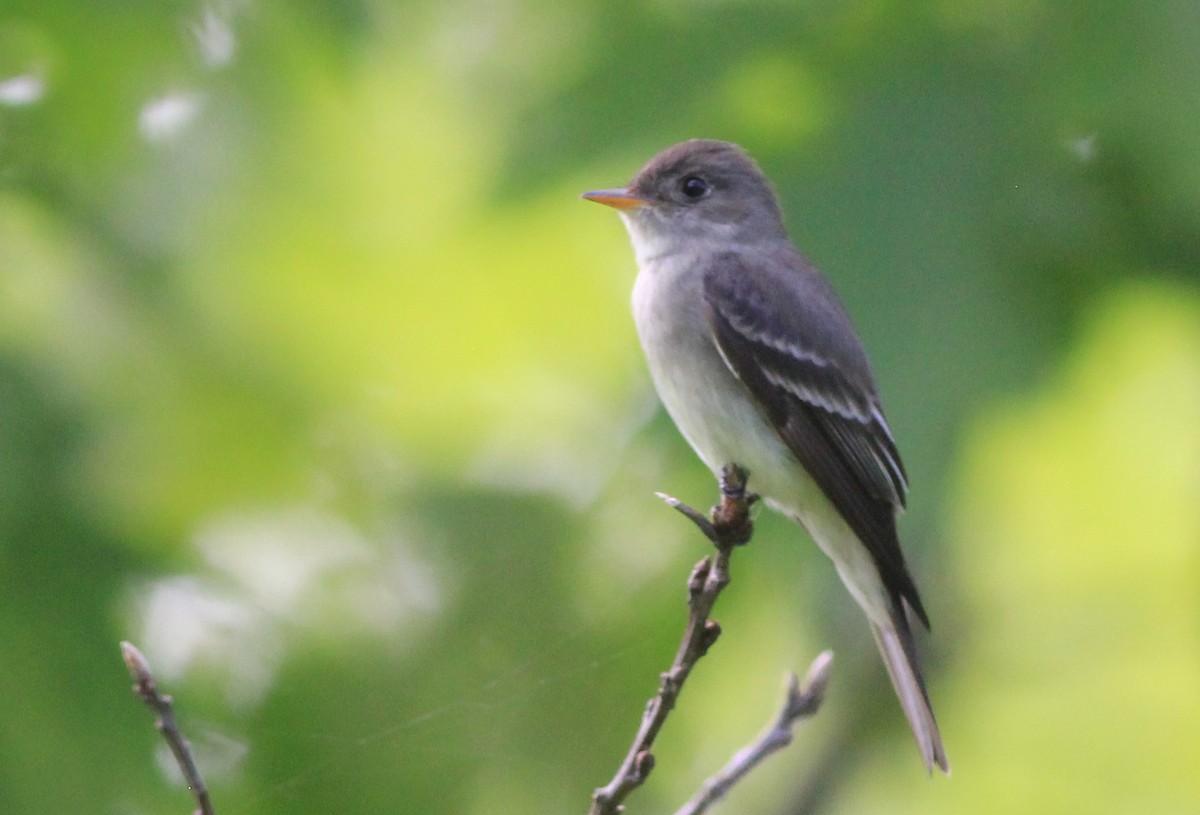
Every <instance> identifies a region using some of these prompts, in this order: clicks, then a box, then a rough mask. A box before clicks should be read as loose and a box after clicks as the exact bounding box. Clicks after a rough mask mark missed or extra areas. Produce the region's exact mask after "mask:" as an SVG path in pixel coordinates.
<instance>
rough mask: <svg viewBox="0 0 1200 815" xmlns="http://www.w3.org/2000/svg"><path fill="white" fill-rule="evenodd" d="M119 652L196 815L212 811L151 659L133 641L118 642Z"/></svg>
mask: <svg viewBox="0 0 1200 815" xmlns="http://www.w3.org/2000/svg"><path fill="white" fill-rule="evenodd" d="M121 656H122V657H123V658H124V660H125V667H127V668H128V669H129V675H130V676H132V677H133V683H134V684H133V692H134V693H135V694H137V696H138V698H139V699H141V700H142V701H143V702H145V703H146V706H147V707H149V708H150V710H151V711H153V712H154V727H155V729H156V730H158V732H159V733H162V736H163V739H165V740H166V742H167V746H168V747H170V748H171V753H172V754H173V755H174V756H175V761H176V763H177V764H179V769H180V770H181V771H182V772H183V778H184V781H186V782H187V785H188V789H190V790H191V791H192V796H193V797H194V798H195V799H196V804H197V805H198V806H199V808H198V809H197V810H196V815H215V810H214V809H213V806H212V801H210V800H209V797H208V788H207V787H205V786H204V779H203V778H201V777H200V769H199V768H198V767H197V766H196V759H195V757H194V756H193V755H192V748H191V745H189V744H188V741H187V739H185V738H184V737H183V734H182V733H180V732H179V726H178V725H177V724H176V723H175V712H174V710H173V709H172V705H171V697H170V696H165V695H163V694H161V693H159V692H158V685H157V684H156V683H155V682H154V675H153V674H152V673H150V663H149V662H147V661H146V657H144V656H143V655H142V652H141V651H139V650H138V649H137V648H136V647H134V645H133V644H132V643H128V642H122V643H121Z"/></svg>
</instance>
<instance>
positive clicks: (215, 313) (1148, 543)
mask: <svg viewBox="0 0 1200 815" xmlns="http://www.w3.org/2000/svg"><path fill="white" fill-rule="evenodd" d="M693 136H708V137H716V138H725V139H730V140H734V141H737V142H739V143H741V144H743V145H745V146H746V147H747V148H748V149H750V150H751V152H752V153H753V154H754V155H755V156H756V157H757V158H758V160H759V161H760V163H761V164H762V165H763V167H764V168H765V170H766V171H767V172H768V174H769V175H770V176H771V177H772V179H773V180H774V181H775V183H776V186H777V187H778V189H779V191H780V193H781V196H782V198H783V200H784V207H785V211H786V213H787V216H788V221H789V224H790V226H791V228H792V230H793V234H794V235H795V237H796V239H797V241H798V242H799V243H800V245H801V246H802V247H803V248H804V249H805V251H806V252H807V253H808V254H809V255H810V256H811V257H812V258H813V259H814V260H815V261H816V262H817V263H818V264H819V265H820V266H822V268H824V269H825V271H826V273H827V274H828V275H829V277H830V278H831V279H832V280H833V281H834V284H835V285H836V287H837V288H838V290H839V291H840V292H841V294H842V295H843V297H844V299H845V300H846V303H847V305H848V307H849V309H850V311H851V312H852V314H853V315H854V317H855V319H856V322H857V324H858V326H859V328H860V331H861V333H862V335H863V337H864V340H865V342H866V345H867V347H868V349H869V351H870V353H871V356H872V359H873V362H874V365H875V368H876V371H877V375H878V379H879V380H880V387H881V390H882V392H883V395H884V400H885V403H886V405H887V407H888V413H889V418H890V422H891V425H892V428H893V430H894V431H895V433H896V435H897V437H898V440H899V443H900V447H901V450H902V452H903V453H904V455H905V458H906V462H907V464H908V467H909V472H910V475H911V480H912V483H913V486H914V488H913V493H912V496H911V505H910V511H909V513H908V515H907V516H906V517H905V518H904V519H903V522H902V534H903V536H904V538H905V540H906V546H907V550H908V552H909V556H910V559H911V560H912V562H913V565H914V570H915V572H916V574H917V578H918V582H919V584H920V585H921V587H922V590H923V594H924V597H925V602H926V605H927V606H928V608H929V611H930V615H931V617H932V618H933V621H934V630H933V633H932V635H931V636H929V637H925V638H923V639H922V647H923V649H924V650H925V652H926V655H927V662H928V665H929V670H928V673H929V675H930V679H931V686H932V688H931V692H932V695H933V698H934V701H935V706H936V708H937V710H938V716H939V720H940V721H941V723H942V726H943V730H944V735H945V739H946V744H947V748H948V751H949V754H950V757H951V761H952V763H953V766H954V774H953V776H952V777H950V778H949V779H945V778H941V777H938V778H934V779H932V780H930V779H928V778H927V777H926V776H925V774H924V773H923V771H922V769H921V766H920V761H919V759H918V755H917V752H916V749H915V747H914V745H913V744H912V741H911V736H910V735H909V734H908V733H907V730H906V728H905V726H904V722H903V717H902V716H901V714H900V711H899V708H898V705H897V704H896V703H895V700H894V699H893V698H892V695H891V690H890V688H889V686H888V684H887V680H886V678H885V677H884V675H883V672H882V670H881V668H880V666H879V663H878V659H877V657H876V655H875V654H874V651H873V646H872V644H871V642H870V638H869V636H868V635H867V630H866V626H865V624H864V623H863V621H862V619H861V616H860V615H859V612H858V611H857V610H856V609H855V608H854V607H853V604H852V603H851V601H850V600H849V599H848V598H847V596H846V594H845V592H844V590H843V589H842V588H841V587H840V585H838V583H837V580H836V577H835V575H834V573H833V570H832V569H831V568H830V567H829V564H828V563H827V562H826V561H825V560H824V559H823V558H822V557H821V556H820V555H819V554H818V553H817V552H816V549H815V547H813V546H812V545H811V543H809V542H808V541H807V540H806V539H805V538H804V536H803V535H802V534H801V533H800V532H798V531H797V530H795V529H793V528H792V527H790V526H789V525H788V524H786V523H784V522H783V521H781V520H780V519H778V518H774V517H772V516H770V515H769V514H767V513H763V514H761V515H760V516H759V534H758V535H757V537H756V538H755V541H754V542H753V544H752V545H751V547H750V549H749V550H747V551H745V552H739V553H738V554H737V556H736V557H735V559H734V564H733V567H734V582H733V585H732V586H731V588H730V589H729V591H728V592H727V593H726V594H725V595H724V596H723V597H722V601H721V603H720V605H719V606H718V612H717V617H718V618H719V619H720V620H721V622H722V624H723V626H724V629H725V636H724V637H723V638H722V640H721V642H720V643H719V645H717V646H716V647H715V648H714V650H713V651H712V653H711V654H710V656H709V658H708V659H707V660H705V662H703V663H702V664H701V666H700V668H699V669H698V670H697V672H696V673H695V675H694V676H693V680H692V682H693V684H691V685H690V686H689V687H688V689H687V691H686V693H685V694H684V697H683V701H682V702H681V704H680V706H679V708H678V709H677V711H676V713H675V715H674V717H673V718H672V719H671V721H670V722H669V723H668V725H667V728H666V731H665V733H664V735H663V737H662V739H661V742H660V746H659V748H658V750H657V756H658V769H657V770H656V771H655V773H654V775H653V776H652V777H651V779H650V781H649V783H648V784H647V786H646V787H645V788H643V789H642V790H641V791H639V792H638V793H637V794H636V795H635V797H634V798H633V799H631V801H630V807H629V811H630V813H654V812H669V811H672V810H673V809H674V807H676V806H677V805H679V804H680V803H682V802H683V801H684V800H685V799H686V798H687V797H689V796H690V794H691V793H692V791H693V790H695V789H696V788H697V787H698V785H699V784H700V782H701V781H702V779H703V778H704V777H705V776H706V775H708V774H709V773H711V772H712V771H714V770H715V769H716V768H717V767H719V766H720V765H721V764H722V763H723V762H724V761H725V759H726V758H727V756H728V755H729V754H730V753H731V752H732V751H733V750H734V749H736V748H737V747H739V746H740V745H742V744H743V743H745V742H746V741H747V740H749V739H750V738H751V737H752V736H753V735H754V733H755V732H757V731H758V729H759V728H760V727H761V725H762V724H763V723H765V722H766V720H767V718H768V717H769V716H770V714H771V713H772V711H773V710H774V708H775V707H776V705H777V703H778V701H779V699H780V696H781V692H782V687H783V677H784V676H785V674H786V672H788V671H791V670H797V671H803V670H804V668H805V667H806V666H807V664H808V663H809V661H810V660H811V659H812V658H813V657H814V656H815V655H816V654H817V653H818V652H819V651H821V650H822V649H824V648H826V647H832V648H833V649H834V650H835V651H836V653H837V660H836V662H835V669H834V676H833V684H832V686H831V690H830V696H829V699H828V701H827V705H826V707H825V709H824V710H823V711H822V712H821V714H820V715H819V716H818V717H817V719H816V720H814V721H813V722H812V723H811V724H809V725H806V726H805V727H804V729H803V730H802V731H801V734H800V736H799V738H798V739H797V742H796V744H795V745H793V746H792V747H791V748H790V749H789V750H788V751H787V752H786V753H784V754H782V755H780V756H778V757H776V758H774V759H772V761H771V762H770V763H769V764H767V765H766V766H764V767H763V768H762V769H761V771H759V772H758V773H757V774H755V775H753V776H751V777H750V778H749V779H748V780H747V781H746V782H745V783H743V784H742V786H740V787H739V788H738V789H737V790H736V791H735V793H734V795H733V797H732V799H731V801H730V802H729V803H728V804H727V805H726V810H725V811H728V812H762V813H802V812H812V811H821V812H830V813H861V812H889V813H900V812H914V813H915V812H921V813H963V812H971V813H987V812H997V813H1001V812H1003V813H1008V812H1031V813H1064V812H1068V813H1069V812H1089V813H1109V812H1111V813H1127V812H1139V813H1140V812H1153V813H1194V812H1197V811H1200V203H1198V201H1200V196H1198V192H1197V191H1198V190H1200V161H1197V156H1200V5H1198V4H1196V3H1189V2H1170V0H1149V2H1142V3H1124V2H1116V0H1100V2H1050V0H965V2H964V1H961V0H954V1H952V0H915V2H907V3H899V2H887V1H886V0H867V1H864V2H836V0H824V1H823V2H807V3H785V2H734V1H732V0H731V1H730V2H692V3H681V4H676V3H669V2H665V0H663V1H660V2H652V3H644V4H639V3H627V2H600V0H593V1H592V2H585V1H582V0H581V1H579V2H561V0H528V2H518V1H517V0H511V1H510V2H498V1H493V2H487V1H486V0H465V1H464V2H406V3H389V2H356V3H332V2H320V0H308V1H307V2H302V1H297V2H291V3H284V2H270V1H269V0H254V1H253V2H252V1H251V0H224V1H223V2H222V0H212V2H209V3H207V4H206V3H204V2H196V1H195V0H192V1H191V2H186V3H185V2H146V1H145V0H139V1H137V2H135V1H134V0H127V2H123V3H81V2H78V0H8V2H6V4H5V5H4V8H3V10H2V11H0V812H5V813H23V814H25V813H67V812H89V813H115V814H117V815H136V814H137V813H151V812H153V813H171V812H179V813H184V812H188V811H190V809H191V806H192V804H191V802H189V801H188V799H187V795H186V792H185V791H184V790H182V789H181V788H179V786H178V784H177V781H175V780H174V778H175V773H174V772H173V771H172V769H171V767H170V762H169V760H166V759H165V758H164V756H163V754H162V748H161V746H160V744H159V741H158V739H157V737H156V735H155V733H154V732H153V730H152V727H151V721H150V717H149V715H148V713H147V712H146V711H145V710H143V709H142V708H141V707H140V705H139V704H138V703H137V702H136V701H135V700H134V699H133V697H132V696H131V695H130V693H129V680H128V677H127V676H126V674H125V671H124V667H123V665H122V664H121V661H120V658H119V652H118V648H117V643H118V641H119V640H121V639H130V640H132V641H134V642H136V643H138V644H139V645H140V646H141V647H142V649H143V650H144V651H145V653H146V655H147V656H148V658H149V659H150V661H151V663H152V664H153V665H154V666H155V668H156V669H157V671H158V675H159V678H160V680H161V682H162V683H163V684H164V686H165V687H166V689H167V690H168V691H170V692H172V693H173V694H174V695H175V696H176V698H177V701H178V707H179V714H180V716H181V719H182V723H183V725H184V727H185V729H186V731H187V733H188V734H189V735H190V737H191V738H192V741H193V742H194V744H195V745H196V748H197V751H198V753H199V757H200V761H201V764H202V766H203V768H204V770H205V771H206V774H207V778H208V781H209V783H210V786H211V788H212V790H213V796H214V799H215V801H216V804H217V808H218V811H219V812H220V813H221V815H238V814H240V813H287V814H288V815H297V814H298V813H307V812H312V813H329V812H338V813H360V812H361V813H367V812H380V811H390V812H415V813H424V814H427V815H436V813H443V812H444V813H460V814H461V813H489V815H496V813H517V812H583V811H585V810H586V807H587V802H588V797H589V795H590V793H591V790H592V789H593V788H594V787H596V786H597V785H599V784H601V783H604V782H605V781H607V779H608V778H609V777H610V776H611V774H612V772H613V770H614V769H615V767H616V764H617V761H618V759H619V757H620V756H621V755H622V754H623V752H624V750H625V748H626V745H627V743H628V740H629V738H630V736H631V735H632V732H633V730H634V727H635V725H636V722H637V718H638V715H639V713H640V710H641V706H642V704H643V701H644V700H645V698H647V696H648V695H649V694H650V693H651V692H652V691H653V689H654V687H655V684H656V681H657V680H656V677H657V673H658V671H660V670H662V669H664V668H665V667H666V665H667V663H668V662H669V659H670V656H671V654H672V652H673V649H674V643H675V641H676V639H677V637H678V633H679V631H680V629H681V627H682V620H683V614H684V592H683V585H684V582H685V578H686V575H687V572H688V570H689V568H690V567H691V565H692V564H693V563H694V562H695V561H696V560H697V559H698V558H699V557H700V556H701V555H703V554H704V553H705V543H704V541H703V540H702V539H701V538H700V537H699V536H698V535H697V534H696V533H695V532H694V530H691V529H689V528H688V525H687V524H686V523H685V522H684V521H683V520H682V519H680V518H679V517H677V516H675V515H674V514H673V513H671V512H670V511H669V510H668V509H666V508H664V507H662V505H661V504H659V503H658V502H657V501H656V499H655V498H654V497H653V492H654V491H655V490H663V491H666V492H670V493H672V494H674V495H677V496H679V497H680V498H682V499H683V500H686V501H688V502H689V503H692V504H694V505H697V506H706V505H707V504H708V503H709V502H710V501H711V500H712V499H713V498H714V497H715V487H714V485H713V483H712V480H711V478H710V476H709V475H708V474H707V473H706V472H704V470H703V468H702V467H701V466H700V465H699V463H698V462H697V461H696V460H695V459H694V457H693V455H692V454H691V452H690V451H689V450H688V449H687V448H686V445H685V444H684V443H683V442H682V441H681V439H680V438H679V437H678V435H677V434H676V432H675V431H674V428H673V427H672V426H671V424H670V422H669V421H668V420H667V419H666V418H665V416H664V415H663V413H662V412H661V410H660V409H659V408H658V407H657V402H656V400H655V398H654V396H653V393H652V391H651V389H650V387H649V384H648V380H647V377H646V375H645V372H644V368H643V363H642V360H641V357H640V351H639V349H638V347H637V342H636V338H635V336H634V332H633V328H632V323H631V320H630V318H629V315H628V292H629V288H630V285H631V283H632V279H633V273H634V264H633V258H632V253H631V252H630V249H629V247H628V242H627V240H626V237H625V235H624V232H623V230H622V228H621V226H620V224H619V222H618V219H617V218H616V217H615V216H614V215H613V214H612V213H611V212H610V211H607V210H604V209H602V208H600V207H596V206H593V205H591V204H587V203H585V202H581V201H579V200H578V194H579V193H580V192H582V191H584V190H587V189H593V188H596V187H607V186H613V185H616V184H620V183H623V182H624V181H625V180H627V179H628V178H629V177H630V176H631V175H632V174H633V173H634V172H635V171H636V170H637V168H638V167H639V166H640V165H641V164H642V163H643V162H644V161H645V160H646V159H647V158H649V156H650V155H652V154H653V153H654V152H655V151H657V150H658V149H660V148H662V147H664V146H666V145H668V144H670V143H672V142H674V141H678V140H681V139H683V138H688V137H693Z"/></svg>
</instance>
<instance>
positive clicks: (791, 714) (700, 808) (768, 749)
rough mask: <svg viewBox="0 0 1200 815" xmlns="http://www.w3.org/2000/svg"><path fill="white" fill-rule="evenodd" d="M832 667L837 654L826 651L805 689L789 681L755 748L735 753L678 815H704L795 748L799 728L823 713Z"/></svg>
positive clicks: (813, 667) (793, 679) (816, 662)
mask: <svg viewBox="0 0 1200 815" xmlns="http://www.w3.org/2000/svg"><path fill="white" fill-rule="evenodd" d="M832 665H833V652H832V651H825V652H823V653H821V654H820V655H819V656H818V657H817V658H816V659H814V660H813V663H812V665H811V666H809V669H808V674H807V675H806V676H805V677H804V684H803V686H801V684H800V681H799V680H798V679H797V678H796V675H795V674H792V675H791V676H790V678H789V679H788V687H787V695H786V697H785V698H784V702H783V706H782V707H781V708H780V710H779V713H778V715H777V716H776V717H775V719H774V721H773V722H771V724H770V725H769V726H768V727H767V729H766V730H765V731H763V733H762V735H761V736H759V737H758V738H757V739H756V740H755V741H754V742H753V743H752V744H750V745H748V746H746V747H744V748H742V749H741V750H739V751H738V752H737V753H735V754H734V756H733V758H731V759H730V760H729V763H728V764H726V765H725V766H724V767H723V768H722V769H721V771H720V772H718V773H717V774H716V775H714V776H713V777H712V778H710V779H708V780H707V781H705V782H704V785H703V786H702V787H701V789H700V791H699V792H698V793H696V795H695V797H693V798H692V800H690V801H688V802H687V803H686V804H684V805H683V806H682V807H681V808H679V809H678V810H676V812H675V815H701V813H703V812H706V811H707V810H708V808H709V807H710V806H712V805H713V804H715V803H716V802H717V801H719V800H720V799H721V798H723V797H724V796H725V794H726V793H727V792H729V790H730V789H732V788H733V785H734V784H736V783H737V782H738V781H740V780H741V779H742V778H743V777H744V776H745V775H746V774H747V773H748V772H750V771H751V770H753V769H754V768H755V767H757V766H758V765H759V764H760V763H761V762H762V761H763V759H765V758H766V757H767V756H769V755H771V754H772V753H774V752H776V751H778V750H782V749H783V748H784V747H787V746H788V745H789V744H791V743H792V736H793V729H794V727H795V725H796V724H797V723H798V722H800V721H802V720H804V719H807V718H809V717H810V716H813V715H815V714H816V712H817V710H819V709H820V707H821V702H822V701H824V698H825V687H826V685H828V684H829V671H830V668H831V666H832Z"/></svg>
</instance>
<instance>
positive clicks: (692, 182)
mask: <svg viewBox="0 0 1200 815" xmlns="http://www.w3.org/2000/svg"><path fill="white" fill-rule="evenodd" d="M679 189H680V190H681V191H682V192H683V194H684V195H685V196H687V197H688V198H691V199H692V200H693V201H696V200H699V199H701V198H703V197H704V196H706V195H708V193H709V191H710V190H711V189H712V187H711V186H709V183H708V182H707V181H705V180H704V179H703V178H701V177H700V176H698V175H689V176H688V177H687V178H685V179H683V182H682V183H681V184H680V185H679Z"/></svg>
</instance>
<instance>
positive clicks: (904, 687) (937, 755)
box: [871, 609, 950, 775]
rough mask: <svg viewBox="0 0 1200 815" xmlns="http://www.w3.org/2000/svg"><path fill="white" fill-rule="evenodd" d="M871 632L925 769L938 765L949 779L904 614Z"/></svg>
mask: <svg viewBox="0 0 1200 815" xmlns="http://www.w3.org/2000/svg"><path fill="white" fill-rule="evenodd" d="M871 632H872V633H873V634H874V635H875V642H876V644H878V645H879V653H880V654H882V655H883V664H884V665H886V666H887V670H888V675H889V676H890V677H891V678H892V687H894V688H895V689H896V696H897V697H899V699H900V706H901V707H902V708H904V715H905V717H906V718H907V719H908V726H909V727H911V728H912V731H913V735H914V736H916V737H917V745H918V746H919V747H920V748H921V758H923V759H924V760H925V769H927V770H929V771H930V772H932V771H933V767H934V765H937V767H938V768H939V769H940V770H941V771H942V772H944V773H946V774H947V775H949V774H950V761H949V759H947V758H946V749H945V748H944V747H942V734H941V733H940V732H939V731H938V726H937V721H936V720H935V719H934V718H933V707H932V706H930V704H929V693H928V692H927V691H926V690H925V679H924V678H923V677H922V676H921V669H920V667H918V665H917V655H916V648H915V647H914V644H913V636H912V630H911V629H910V628H909V626H908V620H907V619H906V618H905V617H904V611H903V610H902V609H897V610H896V613H895V614H893V615H892V623H891V625H888V626H879V625H876V624H875V623H872V624H871Z"/></svg>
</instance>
